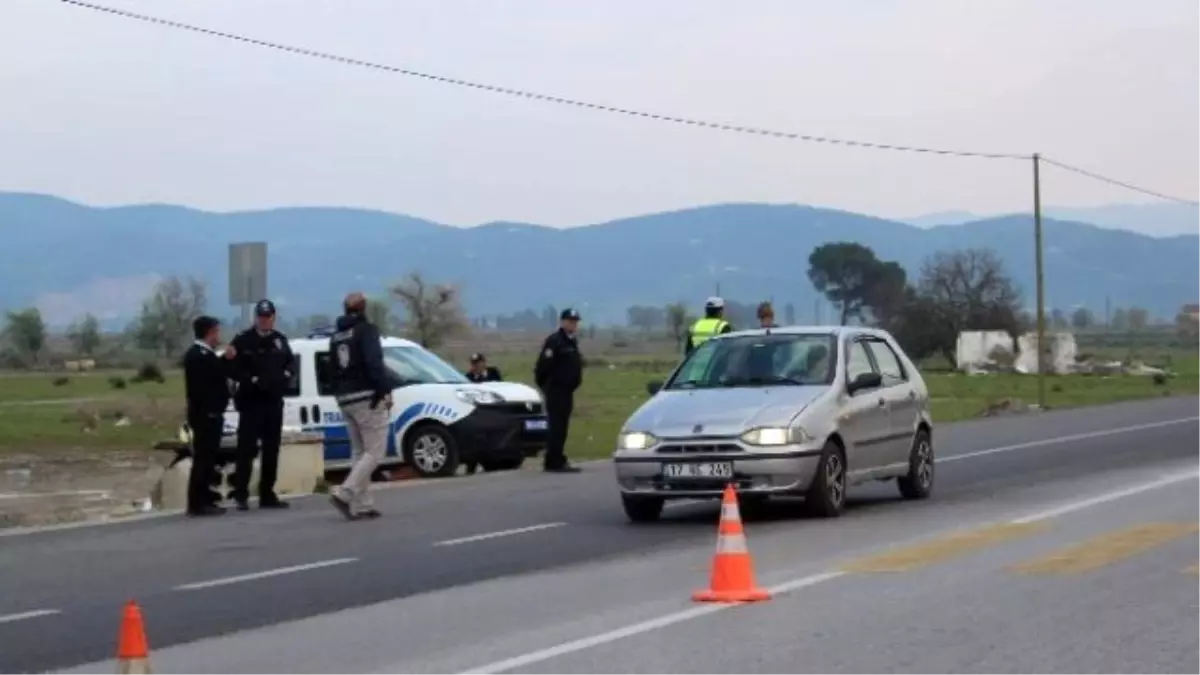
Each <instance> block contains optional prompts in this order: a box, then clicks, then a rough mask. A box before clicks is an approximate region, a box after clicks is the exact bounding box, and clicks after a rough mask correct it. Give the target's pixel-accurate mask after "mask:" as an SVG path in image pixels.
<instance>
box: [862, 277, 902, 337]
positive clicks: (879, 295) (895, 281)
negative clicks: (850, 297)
mask: <svg viewBox="0 0 1200 675" xmlns="http://www.w3.org/2000/svg"><path fill="white" fill-rule="evenodd" d="M870 277H871V280H870V283H869V284H868V285H867V288H866V294H865V296H864V299H863V304H864V306H865V307H866V309H868V310H870V312H871V316H872V318H873V319H874V321H875V323H877V324H879V325H883V326H886V325H887V324H889V323H891V322H892V320H893V319H894V318H895V317H896V315H897V314H898V313H899V312H901V311H902V310H903V309H904V304H905V291H906V289H907V287H908V274H907V273H906V272H905V271H904V268H903V267H901V266H900V264H899V263H895V262H882V261H881V262H880V263H879V264H878V265H877V266H876V267H875V268H874V269H873V270H872V271H871V273H870Z"/></svg>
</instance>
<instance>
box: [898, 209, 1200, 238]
mask: <svg viewBox="0 0 1200 675" xmlns="http://www.w3.org/2000/svg"><path fill="white" fill-rule="evenodd" d="M1043 215H1044V216H1046V217H1048V218H1054V219H1057V220H1070V221H1074V222H1079V223H1091V224H1092V225H1098V226H1100V227H1104V228H1108V229H1115V230H1133V231H1135V232H1141V233H1142V234H1149V235H1152V236H1156V237H1168V236H1171V235H1176V234H1196V231H1197V229H1198V227H1197V226H1198V225H1200V208H1197V207H1196V206H1195V205H1194V204H1183V203H1173V202H1162V203H1156V204H1106V205H1104V206H1078V207H1065V206H1049V207H1046V208H1044V209H1043ZM995 217H998V216H997V215H996V214H992V215H981V214H978V213H973V212H971V211H942V212H938V213H927V214H925V215H921V216H916V217H914V218H904V219H903V221H904V222H906V223H908V224H909V225H916V226H918V227H933V226H937V225H958V224H961V223H967V222H971V221H973V220H984V219H987V218H995Z"/></svg>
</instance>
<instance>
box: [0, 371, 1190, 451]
mask: <svg viewBox="0 0 1200 675" xmlns="http://www.w3.org/2000/svg"><path fill="white" fill-rule="evenodd" d="M1167 357H1169V361H1167V360H1165V359H1166V358H1167ZM1144 360H1145V361H1146V362H1148V363H1152V364H1166V365H1169V366H1170V367H1171V368H1172V369H1174V370H1175V372H1176V373H1177V374H1176V376H1174V377H1172V378H1170V379H1169V380H1168V381H1167V382H1166V384H1162V385H1156V384H1155V383H1154V381H1153V379H1152V378H1149V377H1131V376H1112V377H1101V376H1090V375H1064V376H1054V377H1050V378H1048V379H1047V403H1048V405H1049V407H1050V408H1064V407H1074V406H1085V405H1097V404H1103V403H1112V402H1116V401H1123V400H1133V399H1146V398H1156V397H1162V396H1169V395H1195V394H1196V393H1197V390H1198V388H1200V378H1198V376H1197V375H1198V372H1200V361H1198V360H1197V358H1196V353H1195V352H1187V351H1182V350H1181V351H1178V352H1177V353H1170V354H1162V355H1159V358H1154V357H1152V356H1151V355H1147V356H1146V357H1144ZM494 365H497V366H499V367H500V369H501V370H502V371H503V372H504V374H505V377H506V378H507V379H511V380H516V381H522V382H526V383H528V382H529V381H530V380H531V379H532V372H533V361H532V359H530V358H503V357H502V358H497V359H496V362H495V364H494ZM674 365H675V360H674V358H673V357H668V356H659V357H653V356H643V357H636V356H625V357H612V358H604V359H594V360H593V363H592V364H591V365H590V366H589V367H588V369H587V370H586V372H585V373H584V384H583V387H582V389H581V390H580V392H579V393H578V395H577V397H576V409H575V415H574V417H573V419H572V423H571V434H570V442H569V447H568V454H570V455H571V456H572V457H574V458H577V459H586V458H595V457H604V456H607V455H608V454H610V453H611V452H612V447H613V442H614V441H615V438H616V434H617V431H618V430H619V429H620V427H621V425H622V424H623V423H624V422H625V420H626V419H627V418H628V417H629V415H630V414H632V413H633V411H634V410H635V409H636V408H637V407H638V406H639V405H641V404H642V403H643V402H644V401H645V400H646V398H647V394H646V383H647V382H648V381H649V380H653V379H662V378H663V377H665V376H666V375H667V374H668V373H669V372H670V370H671V368H672V367H673V366H674ZM114 374H115V373H112V372H106V373H87V374H71V375H67V377H68V378H69V382H68V383H66V384H64V385H61V386H54V385H53V384H52V382H53V379H54V377H55V376H53V375H48V374H19V375H0V452H23V451H90V450H99V451H105V450H140V449H149V447H150V446H151V445H153V443H154V442H156V441H159V440H162V439H164V438H171V437H173V436H174V435H175V432H176V430H177V428H178V425H179V423H180V421H181V420H182V418H183V401H182V383H181V381H180V378H179V375H178V373H177V372H176V373H173V372H168V373H166V376H167V381H166V383H164V384H155V383H141V384H129V385H128V387H127V388H126V389H124V390H116V389H113V388H112V387H111V386H110V385H109V384H108V379H109V378H110V377H112V376H113V375H114ZM131 374H132V373H129V372H122V373H119V375H121V376H125V377H128V376H129V375H131ZM925 379H926V382H927V383H928V385H929V389H930V395H931V397H932V398H933V414H934V419H935V420H936V421H938V422H949V421H954V420H959V419H967V418H972V417H977V416H979V415H980V414H981V413H982V412H983V411H985V410H986V409H987V408H988V406H989V405H991V404H994V403H997V402H999V401H1001V400H1003V399H1006V398H1012V399H1020V400H1021V401H1023V402H1025V403H1027V404H1032V403H1035V402H1036V401H1037V378H1036V377H1032V376H1028V375H975V376H969V375H961V374H956V373H946V372H933V371H930V372H926V374H925ZM92 397H101V400H92V401H82V402H78V401H77V402H71V403H61V404H59V403H56V404H34V405H13V402H20V401H25V402H28V401H41V400H47V399H80V398H92ZM118 413H120V414H123V415H126V416H129V417H130V419H131V420H132V424H131V425H130V426H126V427H117V426H114V425H113V422H114V421H115V418H116V416H117V415H118Z"/></svg>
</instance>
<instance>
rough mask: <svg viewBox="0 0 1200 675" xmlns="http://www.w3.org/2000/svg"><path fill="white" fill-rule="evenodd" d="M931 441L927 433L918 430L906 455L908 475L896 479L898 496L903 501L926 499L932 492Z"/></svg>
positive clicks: (932, 463)
mask: <svg viewBox="0 0 1200 675" xmlns="http://www.w3.org/2000/svg"><path fill="white" fill-rule="evenodd" d="M934 466H935V462H934V455H933V439H932V438H931V437H930V436H929V432H928V431H926V430H924V429H919V430H918V431H917V433H916V435H915V436H914V437H913V444H912V449H911V450H910V451H909V453H908V475H907V476H901V477H900V478H897V479H896V485H897V486H898V487H899V488H900V495H901V496H902V497H904V498H905V499H928V498H929V495H930V493H932V492H933V476H934Z"/></svg>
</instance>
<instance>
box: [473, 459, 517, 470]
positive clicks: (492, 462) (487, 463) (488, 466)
mask: <svg viewBox="0 0 1200 675" xmlns="http://www.w3.org/2000/svg"><path fill="white" fill-rule="evenodd" d="M524 463H525V457H523V456H522V457H505V458H503V459H480V460H479V466H481V467H483V470H484V471H516V470H517V469H519V468H521V465H522V464H524Z"/></svg>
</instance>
